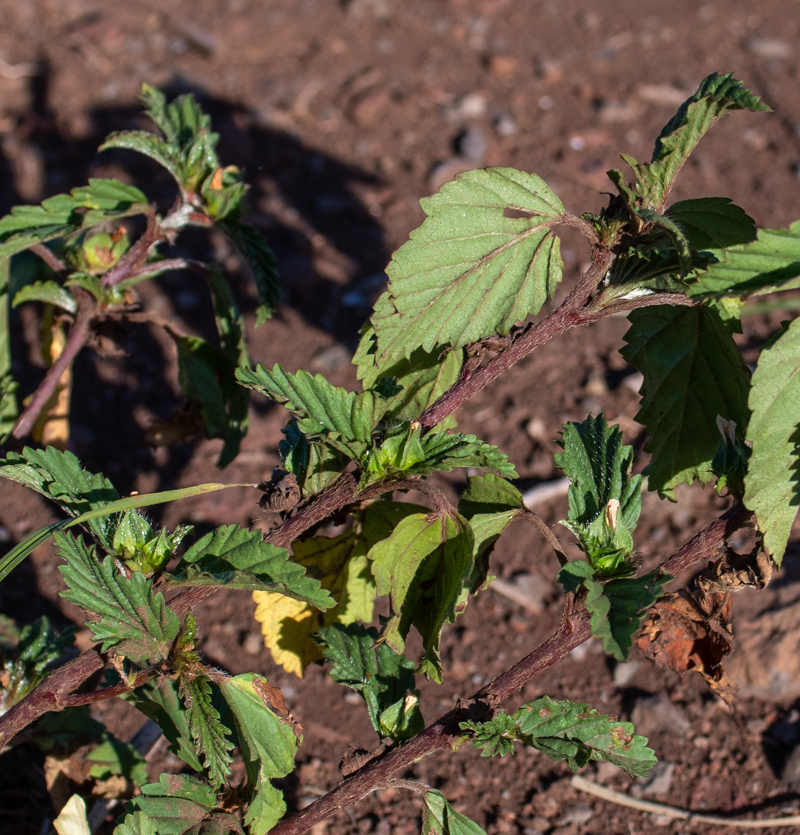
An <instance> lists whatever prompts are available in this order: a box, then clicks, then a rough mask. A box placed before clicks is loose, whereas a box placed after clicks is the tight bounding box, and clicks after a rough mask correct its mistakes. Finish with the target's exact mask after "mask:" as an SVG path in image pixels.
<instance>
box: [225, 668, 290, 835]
mask: <svg viewBox="0 0 800 835" xmlns="http://www.w3.org/2000/svg"><path fill="white" fill-rule="evenodd" d="M265 683H266V682H265V681H264V679H262V678H260V677H259V676H257V675H255V674H254V673H245V674H244V675H240V676H234V677H233V678H229V679H225V680H223V681H221V682H220V685H219V687H220V691H221V692H222V695H223V697H224V698H225V701H226V702H227V704H228V707H229V708H230V710H231V713H232V714H233V718H234V721H235V724H236V732H237V736H238V740H239V747H240V749H241V751H242V758H243V760H244V764H245V769H246V771H247V781H248V787H249V789H250V790H251V792H252V794H251V797H250V803H249V805H248V808H247V812H246V813H245V816H244V822H245V825H246V826H247V827H248V832H249V833H250V835H265V834H266V833H267V832H268V831H269V830H270V829H271V828H272V827H273V826H274V825H275V824H276V823H277V822H278V821H279V820H280V818H281V817H282V816H283V814H284V812H285V811H286V804H285V802H284V800H283V794H282V793H281V792H280V791H278V789H276V788H275V787H274V786H273V785H272V783H270V780H272V779H276V778H280V777H285V776H286V775H287V774H290V773H291V772H292V770H293V769H294V757H295V754H296V753H297V747H298V744H299V741H298V739H297V737H296V736H295V731H294V728H293V727H292V725H290V724H289V722H288V721H284V720H283V719H282V718H281V717H279V716H278V715H277V714H276V713H274V712H273V711H272V710H270V708H269V707H268V706H267V704H266V703H265V696H264V695H263V691H262V689H261V688H263V686H264V684H265Z"/></svg>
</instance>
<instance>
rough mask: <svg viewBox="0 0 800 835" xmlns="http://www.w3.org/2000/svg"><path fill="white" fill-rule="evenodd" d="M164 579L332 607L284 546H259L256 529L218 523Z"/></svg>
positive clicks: (321, 590) (259, 536)
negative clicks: (265, 592)
mask: <svg viewBox="0 0 800 835" xmlns="http://www.w3.org/2000/svg"><path fill="white" fill-rule="evenodd" d="M164 579H165V580H166V581H167V582H168V583H170V584H172V585H182V586H183V585H187V586H204V585H220V586H230V587H232V588H242V589H259V590H269V591H273V592H277V593H279V594H281V595H286V596H287V597H292V598H295V599H296V600H303V601H306V602H308V603H311V604H312V605H313V606H316V607H317V608H318V609H328V608H330V607H331V605H332V604H333V601H332V600H331V597H330V595H329V594H328V592H327V591H325V590H324V589H322V588H321V587H320V584H319V581H318V580H315V579H314V578H312V577H309V576H308V575H307V574H306V572H305V570H304V568H303V567H302V566H301V565H298V564H297V563H295V562H292V561H291V560H290V558H289V552H288V551H287V550H286V549H285V548H278V547H277V546H275V545H271V544H270V543H268V542H264V540H263V537H262V535H261V533H260V532H259V531H250V530H247V529H245V528H240V527H238V526H237V525H223V526H222V527H219V528H217V529H216V530H213V531H210V532H209V533H207V534H206V535H205V536H204V537H202V538H201V539H199V540H198V541H197V542H196V543H195V544H194V545H192V547H191V548H189V549H188V550H187V551H186V553H185V554H184V555H183V557H182V559H181V561H180V562H179V563H178V565H177V566H176V567H175V570H174V571H173V572H172V573H171V574H168V575H164Z"/></svg>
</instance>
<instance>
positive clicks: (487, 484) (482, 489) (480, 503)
mask: <svg viewBox="0 0 800 835" xmlns="http://www.w3.org/2000/svg"><path fill="white" fill-rule="evenodd" d="M524 506H525V504H524V502H523V499H522V493H520V492H519V490H517V488H516V487H514V485H513V484H509V482H507V481H506V480H505V479H503V478H500V476H496V475H493V474H491V473H487V474H486V475H482V476H470V477H469V478H468V479H467V489H466V490H465V491H464V492H463V493H462V494H461V497H460V498H459V500H458V512H459V513H460V514H461V515H462V516H463V517H464V518H465V519H467V520H468V521H469V523H470V525H471V527H472V530H473V532H474V536H475V551H476V555H477V554H478V553H480V552H481V551H483V550H485V549H486V548H488V547H489V546H490V545H491V544H492V543H493V542H494V541H495V540H496V539H497V538H498V537H499V536H500V534H501V533H502V532H503V531H504V530H505V529H506V527H507V526H508V525H509V524H510V522H511V520H512V519H513V518H514V517H515V516H516V515H517V514H518V512H519V511H520V510H521V509H522V508H523V507H524Z"/></svg>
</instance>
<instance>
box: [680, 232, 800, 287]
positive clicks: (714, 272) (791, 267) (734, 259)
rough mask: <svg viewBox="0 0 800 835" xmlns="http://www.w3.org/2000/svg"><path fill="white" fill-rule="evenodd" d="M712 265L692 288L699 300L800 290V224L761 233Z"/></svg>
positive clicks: (724, 253)
mask: <svg viewBox="0 0 800 835" xmlns="http://www.w3.org/2000/svg"><path fill="white" fill-rule="evenodd" d="M717 255H718V257H719V259H720V260H719V262H718V263H716V264H711V265H710V266H709V268H708V271H707V272H705V273H702V274H701V275H700V276H699V278H698V279H697V281H695V282H693V283H692V284H691V285H690V287H689V290H688V292H689V295H690V296H695V297H699V298H721V297H724V296H728V295H730V296H736V297H737V298H741V299H746V298H748V297H749V296H753V295H760V294H762V293H772V292H774V291H775V290H793V289H796V288H797V287H800V220H796V221H795V222H794V223H792V224H791V225H790V226H789V228H788V229H759V230H758V235H757V238H756V240H755V241H753V242H752V243H747V244H744V245H743V246H733V247H730V248H729V249H726V250H724V251H723V252H718V253H717Z"/></svg>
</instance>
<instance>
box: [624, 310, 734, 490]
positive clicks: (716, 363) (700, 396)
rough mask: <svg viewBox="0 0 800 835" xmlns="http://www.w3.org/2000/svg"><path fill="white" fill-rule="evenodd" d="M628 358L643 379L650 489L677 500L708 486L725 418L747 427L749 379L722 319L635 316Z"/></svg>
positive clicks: (686, 313)
mask: <svg viewBox="0 0 800 835" xmlns="http://www.w3.org/2000/svg"><path fill="white" fill-rule="evenodd" d="M629 319H630V322H631V326H630V328H629V329H628V332H627V333H626V334H625V341H626V342H627V343H628V344H627V345H626V346H625V347H624V348H623V349H622V351H621V353H622V356H623V357H624V358H625V360H626V361H627V362H629V363H630V364H631V365H632V366H634V367H635V368H636V369H638V370H639V371H641V372H642V374H643V375H644V383H643V384H642V388H641V390H640V391H641V395H642V401H641V408H640V409H639V412H638V413H637V415H636V420H638V421H639V422H640V423H643V424H644V425H645V426H646V427H647V431H648V433H649V435H650V439H649V440H648V442H647V445H646V446H645V451H646V452H649V453H651V456H652V457H651V460H650V463H649V464H648V465H647V467H645V469H644V474H645V475H647V476H648V487H649V489H651V490H658V492H659V493H660V494H661V495H662V496H667V497H669V498H672V497H673V495H674V491H675V487H676V486H677V485H678V484H682V483H684V482H685V483H689V484H691V483H692V482H693V481H694V480H695V479H697V480H699V481H700V483H701V484H705V483H706V482H708V481H710V480H711V479H712V478H713V476H714V474H713V472H712V468H711V462H712V460H713V457H714V454H715V453H716V451H717V449H718V447H719V444H720V436H719V430H718V429H717V415H722V417H724V418H725V419H726V420H733V421H735V423H736V424H737V426H745V425H746V424H747V418H748V408H747V393H748V389H749V382H750V381H749V372H748V370H747V366H746V365H745V363H744V360H743V359H742V355H741V354H740V353H739V349H738V348H737V346H736V343H735V342H734V341H733V337H732V336H731V333H730V329H729V328H728V327H726V326H725V324H724V323H723V321H722V319H721V318H720V316H719V314H718V313H717V312H716V311H715V310H713V309H711V308H709V307H707V306H703V305H701V306H697V307H667V306H659V307H650V308H646V309H643V310H635V311H633V312H632V313H631V314H630V316H629Z"/></svg>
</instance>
